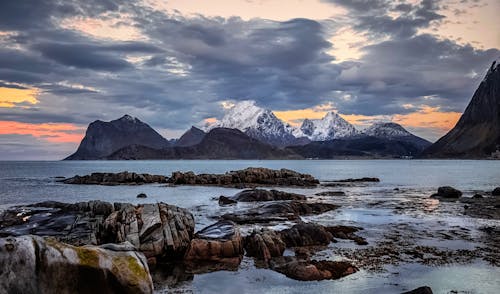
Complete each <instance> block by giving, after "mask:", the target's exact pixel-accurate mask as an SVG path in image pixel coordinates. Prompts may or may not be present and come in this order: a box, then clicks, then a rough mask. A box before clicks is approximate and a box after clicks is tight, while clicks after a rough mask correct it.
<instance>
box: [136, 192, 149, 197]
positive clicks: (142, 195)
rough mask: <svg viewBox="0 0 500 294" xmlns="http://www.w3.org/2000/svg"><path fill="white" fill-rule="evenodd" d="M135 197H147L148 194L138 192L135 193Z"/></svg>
mask: <svg viewBox="0 0 500 294" xmlns="http://www.w3.org/2000/svg"><path fill="white" fill-rule="evenodd" d="M137 198H148V195H146V194H145V193H140V194H138V195H137Z"/></svg>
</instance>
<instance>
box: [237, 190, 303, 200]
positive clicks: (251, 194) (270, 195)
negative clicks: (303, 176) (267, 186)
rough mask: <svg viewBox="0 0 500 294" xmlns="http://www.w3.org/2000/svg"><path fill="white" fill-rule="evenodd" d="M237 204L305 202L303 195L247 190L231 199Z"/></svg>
mask: <svg viewBox="0 0 500 294" xmlns="http://www.w3.org/2000/svg"><path fill="white" fill-rule="evenodd" d="M231 199H233V200H235V201H238V202H257V201H279V200H306V196H305V195H301V194H296V193H288V192H283V191H277V190H264V189H249V190H244V191H241V192H239V193H238V194H236V195H234V196H233V197H231Z"/></svg>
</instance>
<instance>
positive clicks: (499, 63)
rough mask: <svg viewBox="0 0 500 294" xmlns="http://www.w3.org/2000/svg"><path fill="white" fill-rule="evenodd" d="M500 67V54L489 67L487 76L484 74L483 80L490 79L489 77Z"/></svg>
mask: <svg viewBox="0 0 500 294" xmlns="http://www.w3.org/2000/svg"><path fill="white" fill-rule="evenodd" d="M499 68H500V56H499V57H498V58H497V59H496V60H493V62H492V63H491V66H490V68H489V69H488V72H487V73H486V76H484V79H483V82H485V81H486V80H487V79H488V77H490V76H491V75H492V74H493V73H494V72H496V71H497V70H499Z"/></svg>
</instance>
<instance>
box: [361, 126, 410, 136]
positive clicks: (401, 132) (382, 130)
mask: <svg viewBox="0 0 500 294" xmlns="http://www.w3.org/2000/svg"><path fill="white" fill-rule="evenodd" d="M363 133H364V134H365V135H368V136H373V137H380V138H387V139H389V138H394V137H405V136H411V135H412V134H411V133H410V132H408V131H407V130H405V128H403V127H402V126H401V125H400V124H397V123H393V122H377V123H374V124H373V125H371V126H370V127H368V128H367V129H366V130H364V131H363Z"/></svg>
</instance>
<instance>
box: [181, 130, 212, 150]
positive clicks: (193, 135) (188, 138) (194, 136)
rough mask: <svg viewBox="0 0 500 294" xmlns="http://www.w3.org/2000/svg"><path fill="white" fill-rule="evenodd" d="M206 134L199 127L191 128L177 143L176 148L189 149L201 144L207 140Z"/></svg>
mask: <svg viewBox="0 0 500 294" xmlns="http://www.w3.org/2000/svg"><path fill="white" fill-rule="evenodd" d="M205 135H206V134H205V132H204V131H202V130H200V129H198V128H197V127H191V128H190V129H189V130H187V131H186V132H185V133H184V134H183V135H182V136H181V137H180V138H179V140H177V142H175V146H178V147H189V146H194V145H197V144H199V143H200V142H201V141H202V140H203V138H205Z"/></svg>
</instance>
